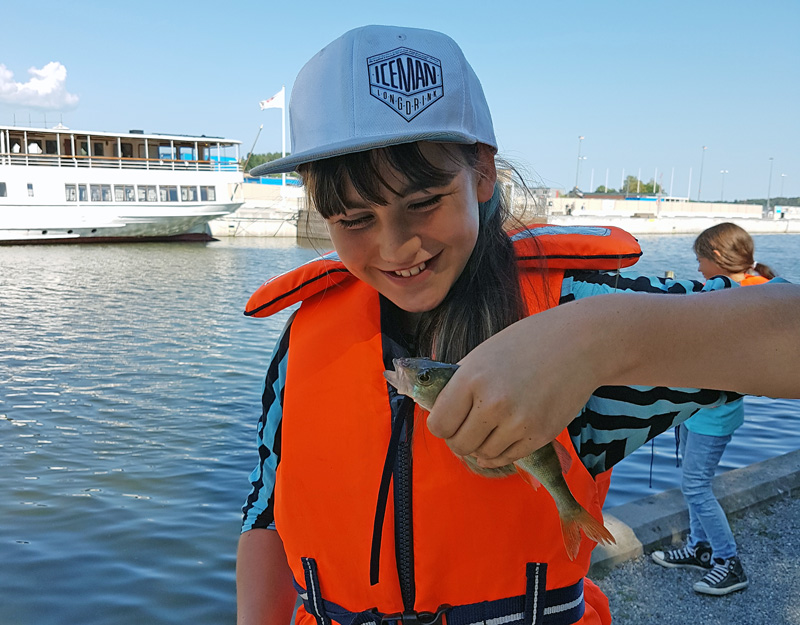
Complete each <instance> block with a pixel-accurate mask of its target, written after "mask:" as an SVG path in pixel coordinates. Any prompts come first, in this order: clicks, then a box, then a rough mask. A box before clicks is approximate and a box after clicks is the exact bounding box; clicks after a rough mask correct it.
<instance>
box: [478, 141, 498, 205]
mask: <svg viewBox="0 0 800 625" xmlns="http://www.w3.org/2000/svg"><path fill="white" fill-rule="evenodd" d="M475 169H476V171H477V172H478V202H488V201H489V200H491V199H492V195H494V185H495V183H496V182H497V168H496V167H495V164H494V152H493V150H492V148H490V147H489V146H488V145H485V144H483V143H479V144H478V162H477V163H476V164H475Z"/></svg>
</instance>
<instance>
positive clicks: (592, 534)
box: [559, 504, 617, 560]
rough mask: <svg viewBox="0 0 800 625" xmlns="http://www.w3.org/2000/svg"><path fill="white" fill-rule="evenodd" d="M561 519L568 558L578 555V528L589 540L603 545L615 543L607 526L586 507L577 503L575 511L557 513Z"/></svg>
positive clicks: (579, 541) (579, 535)
mask: <svg viewBox="0 0 800 625" xmlns="http://www.w3.org/2000/svg"><path fill="white" fill-rule="evenodd" d="M559 518H560V520H561V535H562V537H563V538H564V547H565V548H566V550H567V555H568V556H569V559H570V560H574V559H575V556H577V555H578V550H579V549H580V545H581V534H580V530H583V533H584V534H586V537H587V538H588V539H589V540H592V541H594V542H596V543H601V544H604V545H609V544H616V542H617V541H616V540H615V539H614V536H613V535H612V534H611V532H609V531H608V528H606V526H605V525H604V524H603V523H602V522H601V521H598V520H597V519H595V518H594V517H593V516H592V515H591V514H589V512H587V511H586V509H585V508H584V507H583V506H581V505H580V504H578V506H577V508H576V510H575V512H574V513H573V514H571V515H569V516H561V515H559Z"/></svg>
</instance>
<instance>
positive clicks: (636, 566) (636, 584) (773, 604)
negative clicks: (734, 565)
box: [589, 450, 800, 625]
mask: <svg viewBox="0 0 800 625" xmlns="http://www.w3.org/2000/svg"><path fill="white" fill-rule="evenodd" d="M612 479H613V477H612ZM714 492H715V494H716V495H717V498H718V499H719V501H720V504H721V505H722V507H723V508H724V509H725V512H726V513H727V515H728V519H729V520H730V523H731V528H732V529H733V533H734V536H735V538H736V542H737V546H738V549H739V557H740V558H741V560H742V564H743V565H744V569H745V573H746V574H747V576H748V579H749V581H750V586H749V587H748V588H746V589H744V590H742V591H739V592H735V593H732V594H730V595H727V596H724V597H709V596H706V595H700V594H698V593H695V592H694V590H693V589H692V584H693V583H694V582H696V581H698V580H699V579H700V578H701V577H702V576H703V573H702V572H700V571H694V570H683V569H666V568H663V567H661V566H658V565H656V564H655V563H653V562H652V561H651V560H650V553H651V552H652V551H654V550H656V549H660V548H662V547H671V546H680V545H682V544H683V541H684V538H685V536H686V533H687V532H688V527H689V516H688V513H687V511H686V505H685V503H684V501H683V496H682V495H681V493H680V490H679V489H672V490H669V491H665V492H663V493H658V494H656V495H652V496H649V497H645V498H643V499H640V500H637V501H634V502H631V503H627V504H623V505H621V506H617V507H615V508H611V509H608V510H606V511H605V520H606V526H607V527H608V528H609V529H610V530H611V532H612V533H613V534H614V536H615V538H616V540H617V544H616V545H612V546H610V547H605V546H599V547H597V548H596V549H595V551H594V554H593V557H592V568H591V570H590V573H589V577H590V578H592V579H593V580H594V581H595V582H596V583H597V584H598V586H600V588H601V589H602V590H603V591H604V592H605V593H606V594H607V595H608V597H609V602H610V605H611V614H612V616H613V618H614V623H615V624H618V625H639V624H645V623H648V624H649V623H658V625H673V624H675V625H678V624H681V625H683V624H686V623H690V624H697V625H700V624H702V625H715V624H717V623H719V624H724V625H738V624H742V625H761V624H764V625H800V450H798V451H794V452H790V453H788V454H784V455H782V456H778V457H777V458H771V459H769V460H765V461H763V462H759V463H756V464H753V465H750V466H748V467H744V468H741V469H736V470H733V471H728V472H726V473H723V474H722V475H719V476H717V477H716V478H715V481H714Z"/></svg>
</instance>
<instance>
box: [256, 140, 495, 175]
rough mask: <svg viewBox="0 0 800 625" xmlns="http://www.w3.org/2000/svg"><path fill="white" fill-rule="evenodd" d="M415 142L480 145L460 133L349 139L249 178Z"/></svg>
mask: <svg viewBox="0 0 800 625" xmlns="http://www.w3.org/2000/svg"><path fill="white" fill-rule="evenodd" d="M415 141H438V142H440V143H463V144H467V145H471V144H473V143H478V142H479V141H478V138H477V137H474V136H472V135H469V134H466V133H460V132H423V133H413V134H408V135H405V136H403V135H400V136H398V135H394V136H391V137H386V136H382V137H381V136H378V137H371V138H370V137H359V139H358V140H353V139H350V140H348V141H342V142H341V143H333V144H330V145H326V146H322V147H320V148H319V149H316V150H306V151H305V152H298V153H297V154H290V155H289V156H286V157H284V158H279V159H276V160H274V161H270V162H268V163H263V164H262V165H258V166H256V167H253V169H251V170H250V171H249V174H250V175H251V176H256V177H257V176H265V175H267V174H284V173H288V172H290V171H294V170H295V169H297V167H299V166H300V165H302V164H304V163H311V162H313V161H319V160H322V159H324V158H332V157H334V156H342V155H343V154H352V153H354V152H366V151H367V150H374V149H376V148H386V147H389V146H391V145H400V144H403V143H414V142H415Z"/></svg>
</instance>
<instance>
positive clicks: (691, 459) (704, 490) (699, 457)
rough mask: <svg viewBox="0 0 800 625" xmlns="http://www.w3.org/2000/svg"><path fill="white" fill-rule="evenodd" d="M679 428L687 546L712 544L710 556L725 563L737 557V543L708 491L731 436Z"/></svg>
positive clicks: (720, 510) (720, 508) (710, 492)
mask: <svg viewBox="0 0 800 625" xmlns="http://www.w3.org/2000/svg"><path fill="white" fill-rule="evenodd" d="M680 428H681V432H680V433H681V443H680V452H681V457H682V458H683V475H682V477H681V492H682V493H683V498H684V499H685V500H686V505H687V507H688V508H689V540H688V546H689V547H691V548H692V549H694V548H695V547H696V546H697V543H699V542H701V541H705V542H708V543H711V549H712V551H713V557H714V558H722V559H723V560H727V559H728V558H732V557H733V556H735V555H736V541H735V540H734V538H733V533H732V532H731V526H730V525H728V519H727V517H726V516H725V511H724V510H723V509H722V506H720V505H719V502H718V501H717V498H716V497H715V496H714V492H713V491H712V490H711V481H712V479H713V478H714V473H715V471H716V469H717V465H718V464H719V460H720V458H721V457H722V452H723V451H725V447H726V446H727V444H728V443H729V442H730V440H731V435H730V434H728V435H727V436H707V435H706V434H697V433H696V432H691V431H689V430H688V429H687V428H686V426H685V425H683V424H681V426H680Z"/></svg>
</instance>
